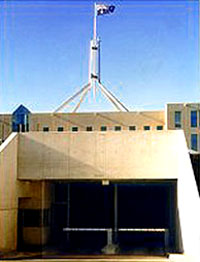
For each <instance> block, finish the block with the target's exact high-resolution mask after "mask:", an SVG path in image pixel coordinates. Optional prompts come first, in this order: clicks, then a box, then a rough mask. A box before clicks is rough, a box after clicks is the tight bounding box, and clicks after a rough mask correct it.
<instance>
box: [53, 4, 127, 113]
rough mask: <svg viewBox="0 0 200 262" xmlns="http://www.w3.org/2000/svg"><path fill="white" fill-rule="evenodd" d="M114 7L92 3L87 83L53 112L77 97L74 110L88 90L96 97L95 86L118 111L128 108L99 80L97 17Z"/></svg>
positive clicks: (61, 108) (109, 11) (56, 111)
mask: <svg viewBox="0 0 200 262" xmlns="http://www.w3.org/2000/svg"><path fill="white" fill-rule="evenodd" d="M114 9H115V7H114V6H113V5H105V4H96V3H95V4H94V17H93V39H92V40H91V41H90V57H89V71H88V72H89V75H88V83H87V84H86V85H84V86H83V87H82V88H81V89H80V90H79V91H78V92H77V93H75V94H74V95H72V96H71V97H69V98H68V99H67V100H66V101H64V102H63V103H62V104H61V105H60V106H59V107H58V108H57V109H56V110H55V111H54V113H58V112H60V111H61V110H63V109H64V108H65V107H66V106H68V105H69V103H71V102H72V101H73V100H75V99H76V98H77V97H79V101H78V103H77V104H76V106H75V107H74V110H73V112H76V111H77V110H78V109H79V107H80V106H81V103H82V102H83V100H84V98H85V97H86V95H87V93H88V92H89V91H91V90H92V91H93V96H94V99H95V97H96V90H97V88H98V89H99V90H100V91H101V92H102V94H103V95H104V96H105V97H106V98H107V99H108V100H109V101H110V102H111V103H112V104H113V105H114V107H115V108H116V109H117V110H119V111H126V112H128V111H129V110H128V109H127V108H126V107H125V106H124V105H123V104H122V102H120V100H119V99H117V97H115V96H114V95H113V94H112V93H111V92H110V91H109V90H108V89H107V88H106V87H105V86H104V85H103V84H102V83H101V80H100V39H99V38H97V17H98V16H100V15H104V14H109V13H112V12H113V11H114Z"/></svg>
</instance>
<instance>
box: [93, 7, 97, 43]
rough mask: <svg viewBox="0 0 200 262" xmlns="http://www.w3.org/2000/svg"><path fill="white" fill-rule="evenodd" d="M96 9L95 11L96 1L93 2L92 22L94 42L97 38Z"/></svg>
mask: <svg viewBox="0 0 200 262" xmlns="http://www.w3.org/2000/svg"><path fill="white" fill-rule="evenodd" d="M96 31H97V11H96V3H95V4H94V24H93V40H94V41H95V44H96V39H97V32H96Z"/></svg>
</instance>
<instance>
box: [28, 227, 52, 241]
mask: <svg viewBox="0 0 200 262" xmlns="http://www.w3.org/2000/svg"><path fill="white" fill-rule="evenodd" d="M49 234H50V232H49V228H41V227H24V228H23V239H24V242H25V243H26V244H28V245H41V244H45V243H46V242H47V241H48V238H49Z"/></svg>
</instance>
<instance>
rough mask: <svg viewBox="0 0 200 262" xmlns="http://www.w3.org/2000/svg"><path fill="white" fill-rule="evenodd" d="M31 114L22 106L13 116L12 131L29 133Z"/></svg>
mask: <svg viewBox="0 0 200 262" xmlns="http://www.w3.org/2000/svg"><path fill="white" fill-rule="evenodd" d="M30 114H31V112H30V111H29V110H28V109H27V108H26V107H25V106H23V105H20V106H19V107H18V108H17V109H16V110H15V111H14V112H13V114H12V131H13V132H20V131H21V132H28V131H29V115H30Z"/></svg>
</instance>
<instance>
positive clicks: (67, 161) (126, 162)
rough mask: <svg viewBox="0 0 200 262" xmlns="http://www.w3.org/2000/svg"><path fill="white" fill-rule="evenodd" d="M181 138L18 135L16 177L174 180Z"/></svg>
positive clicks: (135, 134) (110, 134) (132, 134)
mask: <svg viewBox="0 0 200 262" xmlns="http://www.w3.org/2000/svg"><path fill="white" fill-rule="evenodd" d="M181 132H182V131H162V132H159V131H142V132H141V131H138V132H129V131H121V132H114V131H113V132H107V133H105V134H104V135H103V136H102V133H101V132H81V133H71V132H69V133H45V134H44V133H35V132H32V133H26V134H20V139H19V160H18V162H19V169H18V171H19V172H18V177H19V178H20V179H69V178H70V179H95V178H96V179H101V178H104V179H119V178H122V179H138V178H141V179H149V178H155V179H159V178H161V179H162V178H165V179H170V178H177V174H178V168H179V165H180V164H182V162H181V159H179V161H177V159H178V158H177V155H178V154H179V151H180V145H181V143H182V142H184V137H183V136H181V135H180V134H181ZM102 137H103V138H102ZM21 141H22V143H21ZM36 144H39V145H40V152H36V151H37V150H36V149H35V145H36ZM32 149H33V151H32ZM38 154H39V156H38ZM41 159H42V161H41Z"/></svg>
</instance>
